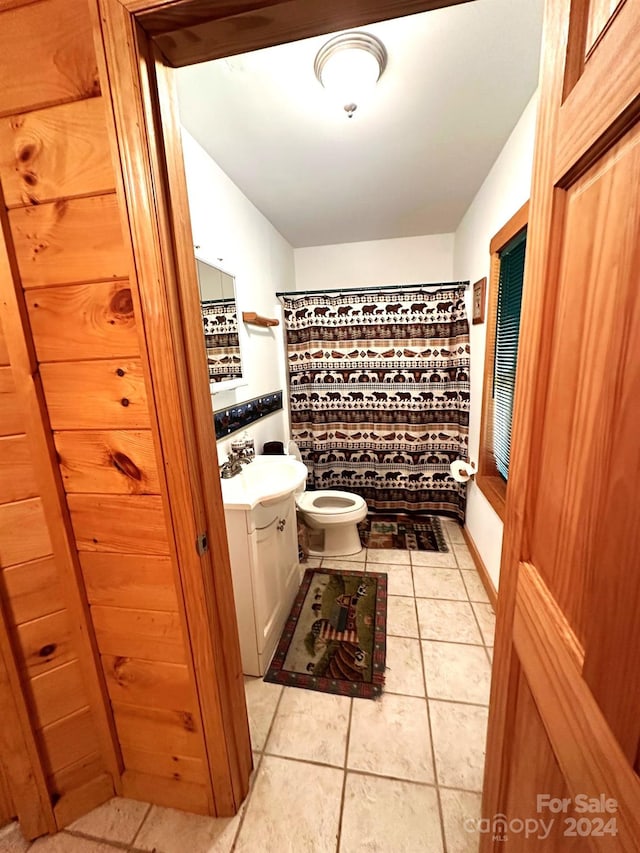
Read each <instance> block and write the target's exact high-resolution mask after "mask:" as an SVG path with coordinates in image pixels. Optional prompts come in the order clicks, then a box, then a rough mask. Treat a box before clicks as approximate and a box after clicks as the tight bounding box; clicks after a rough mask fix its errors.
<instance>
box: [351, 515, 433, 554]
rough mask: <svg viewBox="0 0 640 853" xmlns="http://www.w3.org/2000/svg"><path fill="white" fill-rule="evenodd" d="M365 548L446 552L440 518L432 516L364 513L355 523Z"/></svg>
mask: <svg viewBox="0 0 640 853" xmlns="http://www.w3.org/2000/svg"><path fill="white" fill-rule="evenodd" d="M358 530H359V531H360V539H361V541H362V544H363V546H364V547H365V548H408V549H409V550H410V551H448V550H449V548H448V546H447V542H446V540H445V538H444V534H443V532H442V525H441V524H440V519H439V518H436V517H435V516H433V515H417V514H416V513H412V514H411V515H409V514H408V513H407V514H404V513H401V514H397V515H378V514H376V515H368V516H367V517H366V518H365V519H364V521H361V522H360V524H359V525H358Z"/></svg>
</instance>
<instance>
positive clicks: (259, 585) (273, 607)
mask: <svg viewBox="0 0 640 853" xmlns="http://www.w3.org/2000/svg"><path fill="white" fill-rule="evenodd" d="M279 525H280V517H279V516H276V517H275V518H274V519H273V521H272V522H271V524H269V525H268V526H267V527H263V528H261V529H260V530H256V532H255V534H254V535H255V537H256V546H257V548H256V551H257V553H256V557H257V559H256V561H255V564H254V567H253V571H254V586H253V590H254V601H253V606H254V608H255V618H256V642H257V645H258V654H259V655H261V654H263V653H264V650H265V646H266V643H267V640H268V638H269V635H270V634H271V632H272V630H273V626H274V623H275V622H276V621H277V617H278V613H279V607H280V601H281V599H282V594H283V584H282V568H281V565H280V553H279V551H280V539H281V536H280V531H279V530H278V527H279Z"/></svg>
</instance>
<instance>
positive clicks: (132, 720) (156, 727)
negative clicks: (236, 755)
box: [113, 700, 202, 758]
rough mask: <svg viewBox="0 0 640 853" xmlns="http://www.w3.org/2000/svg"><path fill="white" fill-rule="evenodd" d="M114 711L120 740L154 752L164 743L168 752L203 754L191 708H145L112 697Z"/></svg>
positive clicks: (193, 756) (191, 756) (197, 756)
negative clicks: (184, 709) (188, 709)
mask: <svg viewBox="0 0 640 853" xmlns="http://www.w3.org/2000/svg"><path fill="white" fill-rule="evenodd" d="M113 712H114V716H115V721H116V726H117V729H118V735H119V738H120V742H121V743H122V745H123V746H124V747H125V748H126V746H127V745H130V746H133V747H135V748H136V749H144V750H145V751H147V752H153V751H154V750H157V749H158V745H159V744H163V746H164V749H165V751H166V752H167V753H168V754H169V755H185V756H188V757H190V758H201V757H202V740H201V735H200V732H199V731H198V726H197V722H196V719H195V717H194V715H193V714H192V713H191V712H190V711H183V710H167V709H164V708H144V707H139V706H136V705H127V704H123V703H119V702H117V701H115V700H114V702H113Z"/></svg>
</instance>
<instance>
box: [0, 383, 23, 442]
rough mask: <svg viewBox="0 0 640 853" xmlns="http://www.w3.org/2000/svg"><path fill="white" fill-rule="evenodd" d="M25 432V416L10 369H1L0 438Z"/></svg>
mask: <svg viewBox="0 0 640 853" xmlns="http://www.w3.org/2000/svg"><path fill="white" fill-rule="evenodd" d="M23 432H24V415H23V413H22V406H21V405H20V402H19V400H18V395H17V394H16V387H15V382H14V381H13V373H12V371H11V368H10V367H0V436H4V435H16V434H18V433H23Z"/></svg>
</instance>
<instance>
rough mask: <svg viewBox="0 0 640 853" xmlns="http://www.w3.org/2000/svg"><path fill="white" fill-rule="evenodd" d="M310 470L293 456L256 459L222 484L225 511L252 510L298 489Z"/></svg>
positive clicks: (260, 457) (222, 481)
mask: <svg viewBox="0 0 640 853" xmlns="http://www.w3.org/2000/svg"><path fill="white" fill-rule="evenodd" d="M306 479H307V468H306V465H303V463H302V462H299V461H298V460H297V459H294V458H293V456H256V458H255V459H254V460H253V462H250V463H249V464H248V465H243V466H242V472H241V473H240V474H236V475H235V477H230V478H229V479H228V480H220V482H221V484H222V502H223V504H224V506H225V509H244V510H246V509H253V508H254V507H255V506H257V505H258V504H264V503H269V502H270V501H273V500H278V499H280V498H283V497H284V496H285V495H288V494H290V493H291V492H294V491H296V489H299V488H300V487H301V486H302V485H303V483H304V481H305V480H306Z"/></svg>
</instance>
